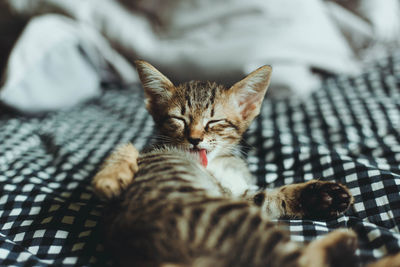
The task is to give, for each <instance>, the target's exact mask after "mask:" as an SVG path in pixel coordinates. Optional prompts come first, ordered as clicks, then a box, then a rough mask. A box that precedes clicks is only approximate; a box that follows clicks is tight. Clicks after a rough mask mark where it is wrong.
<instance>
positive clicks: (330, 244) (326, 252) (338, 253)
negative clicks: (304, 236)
mask: <svg viewBox="0 0 400 267" xmlns="http://www.w3.org/2000/svg"><path fill="white" fill-rule="evenodd" d="M356 249H357V236H356V234H355V233H354V232H353V231H351V230H346V229H339V230H336V231H333V232H331V233H329V234H327V235H326V236H324V237H322V238H321V239H318V240H315V241H313V242H311V243H310V244H309V245H308V246H307V247H306V248H305V249H304V252H303V255H302V256H301V257H300V266H304V267H305V266H307V267H320V266H327V267H328V266H332V267H336V266H346V267H352V266H358V258H357V256H356V255H355V251H356Z"/></svg>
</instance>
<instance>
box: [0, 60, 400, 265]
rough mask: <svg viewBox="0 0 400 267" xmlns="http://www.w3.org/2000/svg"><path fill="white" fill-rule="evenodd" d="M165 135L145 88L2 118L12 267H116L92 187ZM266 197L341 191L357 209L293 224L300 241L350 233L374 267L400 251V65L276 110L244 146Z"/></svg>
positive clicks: (5, 250) (1, 164)
mask: <svg viewBox="0 0 400 267" xmlns="http://www.w3.org/2000/svg"><path fill="white" fill-rule="evenodd" d="M152 133H153V123H152V120H151V118H150V116H149V115H148V114H147V112H146V110H145V108H144V103H143V94H142V93H141V89H140V87H139V86H134V87H133V88H130V89H118V88H114V89H112V88H111V89H110V88H108V89H107V90H105V92H104V95H103V96H102V97H100V98H99V99H96V100H93V101H92V102H89V103H85V104H82V105H80V106H76V107H74V108H72V109H69V110H65V111H59V112H54V113H51V114H47V115H44V116H42V117H35V118H32V117H26V116H21V115H15V114H12V113H7V112H4V111H3V112H2V113H1V115H0V190H1V194H0V262H1V265H22V264H24V265H35V266H47V265H78V266H90V265H104V264H109V265H112V261H111V257H110V255H109V254H108V253H107V251H105V250H104V247H103V245H102V243H103V241H102V237H103V232H102V227H101V212H102V209H103V206H102V203H101V202H100V201H99V200H98V199H96V197H94V195H93V193H92V190H91V187H90V180H91V177H92V176H93V175H94V174H95V172H96V169H97V168H98V167H99V165H100V163H101V162H102V161H103V160H104V158H105V157H106V155H107V154H108V153H110V151H111V150H112V149H113V148H114V147H115V146H116V145H118V144H121V143H126V142H129V141H130V142H133V143H134V144H135V146H136V147H138V148H139V149H141V148H143V147H144V146H146V145H147V144H148V143H149V142H150V139H151V136H152ZM243 145H244V148H245V151H246V155H247V159H248V162H249V166H250V169H251V171H252V172H253V173H254V174H255V175H256V176H257V177H258V182H259V185H260V186H268V187H273V186H279V185H283V184H291V183H293V182H302V181H306V180H310V179H322V180H336V181H339V182H341V183H343V184H345V185H347V186H348V187H349V188H350V191H351V192H352V194H353V195H354V198H355V204H354V206H353V207H352V208H351V209H350V210H349V211H348V212H346V214H345V215H343V216H340V217H339V218H337V219H332V220H329V221H311V220H287V221H285V222H286V223H287V224H288V225H289V228H290V231H291V233H292V238H293V239H295V240H299V241H307V240H311V239H314V238H315V237H316V236H317V235H320V234H324V233H327V232H329V231H331V230H333V229H335V228H338V227H348V228H351V229H353V230H354V231H356V232H357V234H358V236H359V243H360V249H359V251H358V253H359V254H360V256H361V258H362V260H363V261H368V260H371V259H374V258H379V257H382V256H384V255H386V254H388V253H395V252H399V251H400V233H399V226H400V193H399V189H400V54H397V55H394V56H392V57H391V58H389V59H386V60H382V61H380V62H378V63H377V64H376V65H374V66H371V68H370V70H368V71H367V72H366V73H365V74H364V75H361V76H359V77H354V78H350V77H335V78H330V79H328V80H326V82H325V84H324V86H323V88H322V89H320V90H318V91H317V92H315V93H314V94H313V95H312V96H311V97H309V98H307V99H302V100H300V99H291V100H280V101H271V100H268V99H267V100H266V101H265V103H264V106H263V109H262V114H261V116H259V117H258V118H257V119H256V121H255V122H254V123H253V124H252V126H251V128H250V130H249V131H248V133H247V134H246V138H245V141H244V143H243Z"/></svg>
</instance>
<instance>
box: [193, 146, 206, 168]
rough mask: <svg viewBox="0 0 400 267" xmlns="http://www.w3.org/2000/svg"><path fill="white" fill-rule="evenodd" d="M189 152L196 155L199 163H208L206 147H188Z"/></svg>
mask: <svg viewBox="0 0 400 267" xmlns="http://www.w3.org/2000/svg"><path fill="white" fill-rule="evenodd" d="M190 153H192V154H196V156H198V158H199V161H200V163H201V165H203V166H204V167H207V164H208V153H207V150H206V149H197V148H196V149H190Z"/></svg>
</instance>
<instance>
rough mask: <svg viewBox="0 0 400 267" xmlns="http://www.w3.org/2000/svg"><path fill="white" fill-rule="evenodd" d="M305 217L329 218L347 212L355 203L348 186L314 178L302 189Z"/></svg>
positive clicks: (301, 200) (301, 197) (302, 206)
mask: <svg viewBox="0 0 400 267" xmlns="http://www.w3.org/2000/svg"><path fill="white" fill-rule="evenodd" d="M299 202H300V205H301V208H302V210H303V213H304V217H306V218H312V219H328V218H332V217H336V216H338V215H339V214H341V213H343V212H345V211H346V210H347V209H348V208H349V207H350V205H351V204H352V203H353V197H352V195H351V193H350V192H349V190H348V189H347V187H345V186H343V185H341V184H339V183H336V182H324V181H317V180H312V181H310V182H307V183H306V184H305V185H304V187H303V188H302V190H301V193H300V199H299Z"/></svg>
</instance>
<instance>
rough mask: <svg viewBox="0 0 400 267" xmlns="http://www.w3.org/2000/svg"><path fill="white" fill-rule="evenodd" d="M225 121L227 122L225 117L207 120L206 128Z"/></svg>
mask: <svg viewBox="0 0 400 267" xmlns="http://www.w3.org/2000/svg"><path fill="white" fill-rule="evenodd" d="M224 122H226V120H225V119H221V120H211V121H209V122H207V124H206V129H208V128H212V127H214V126H215V125H218V124H221V123H224Z"/></svg>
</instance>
